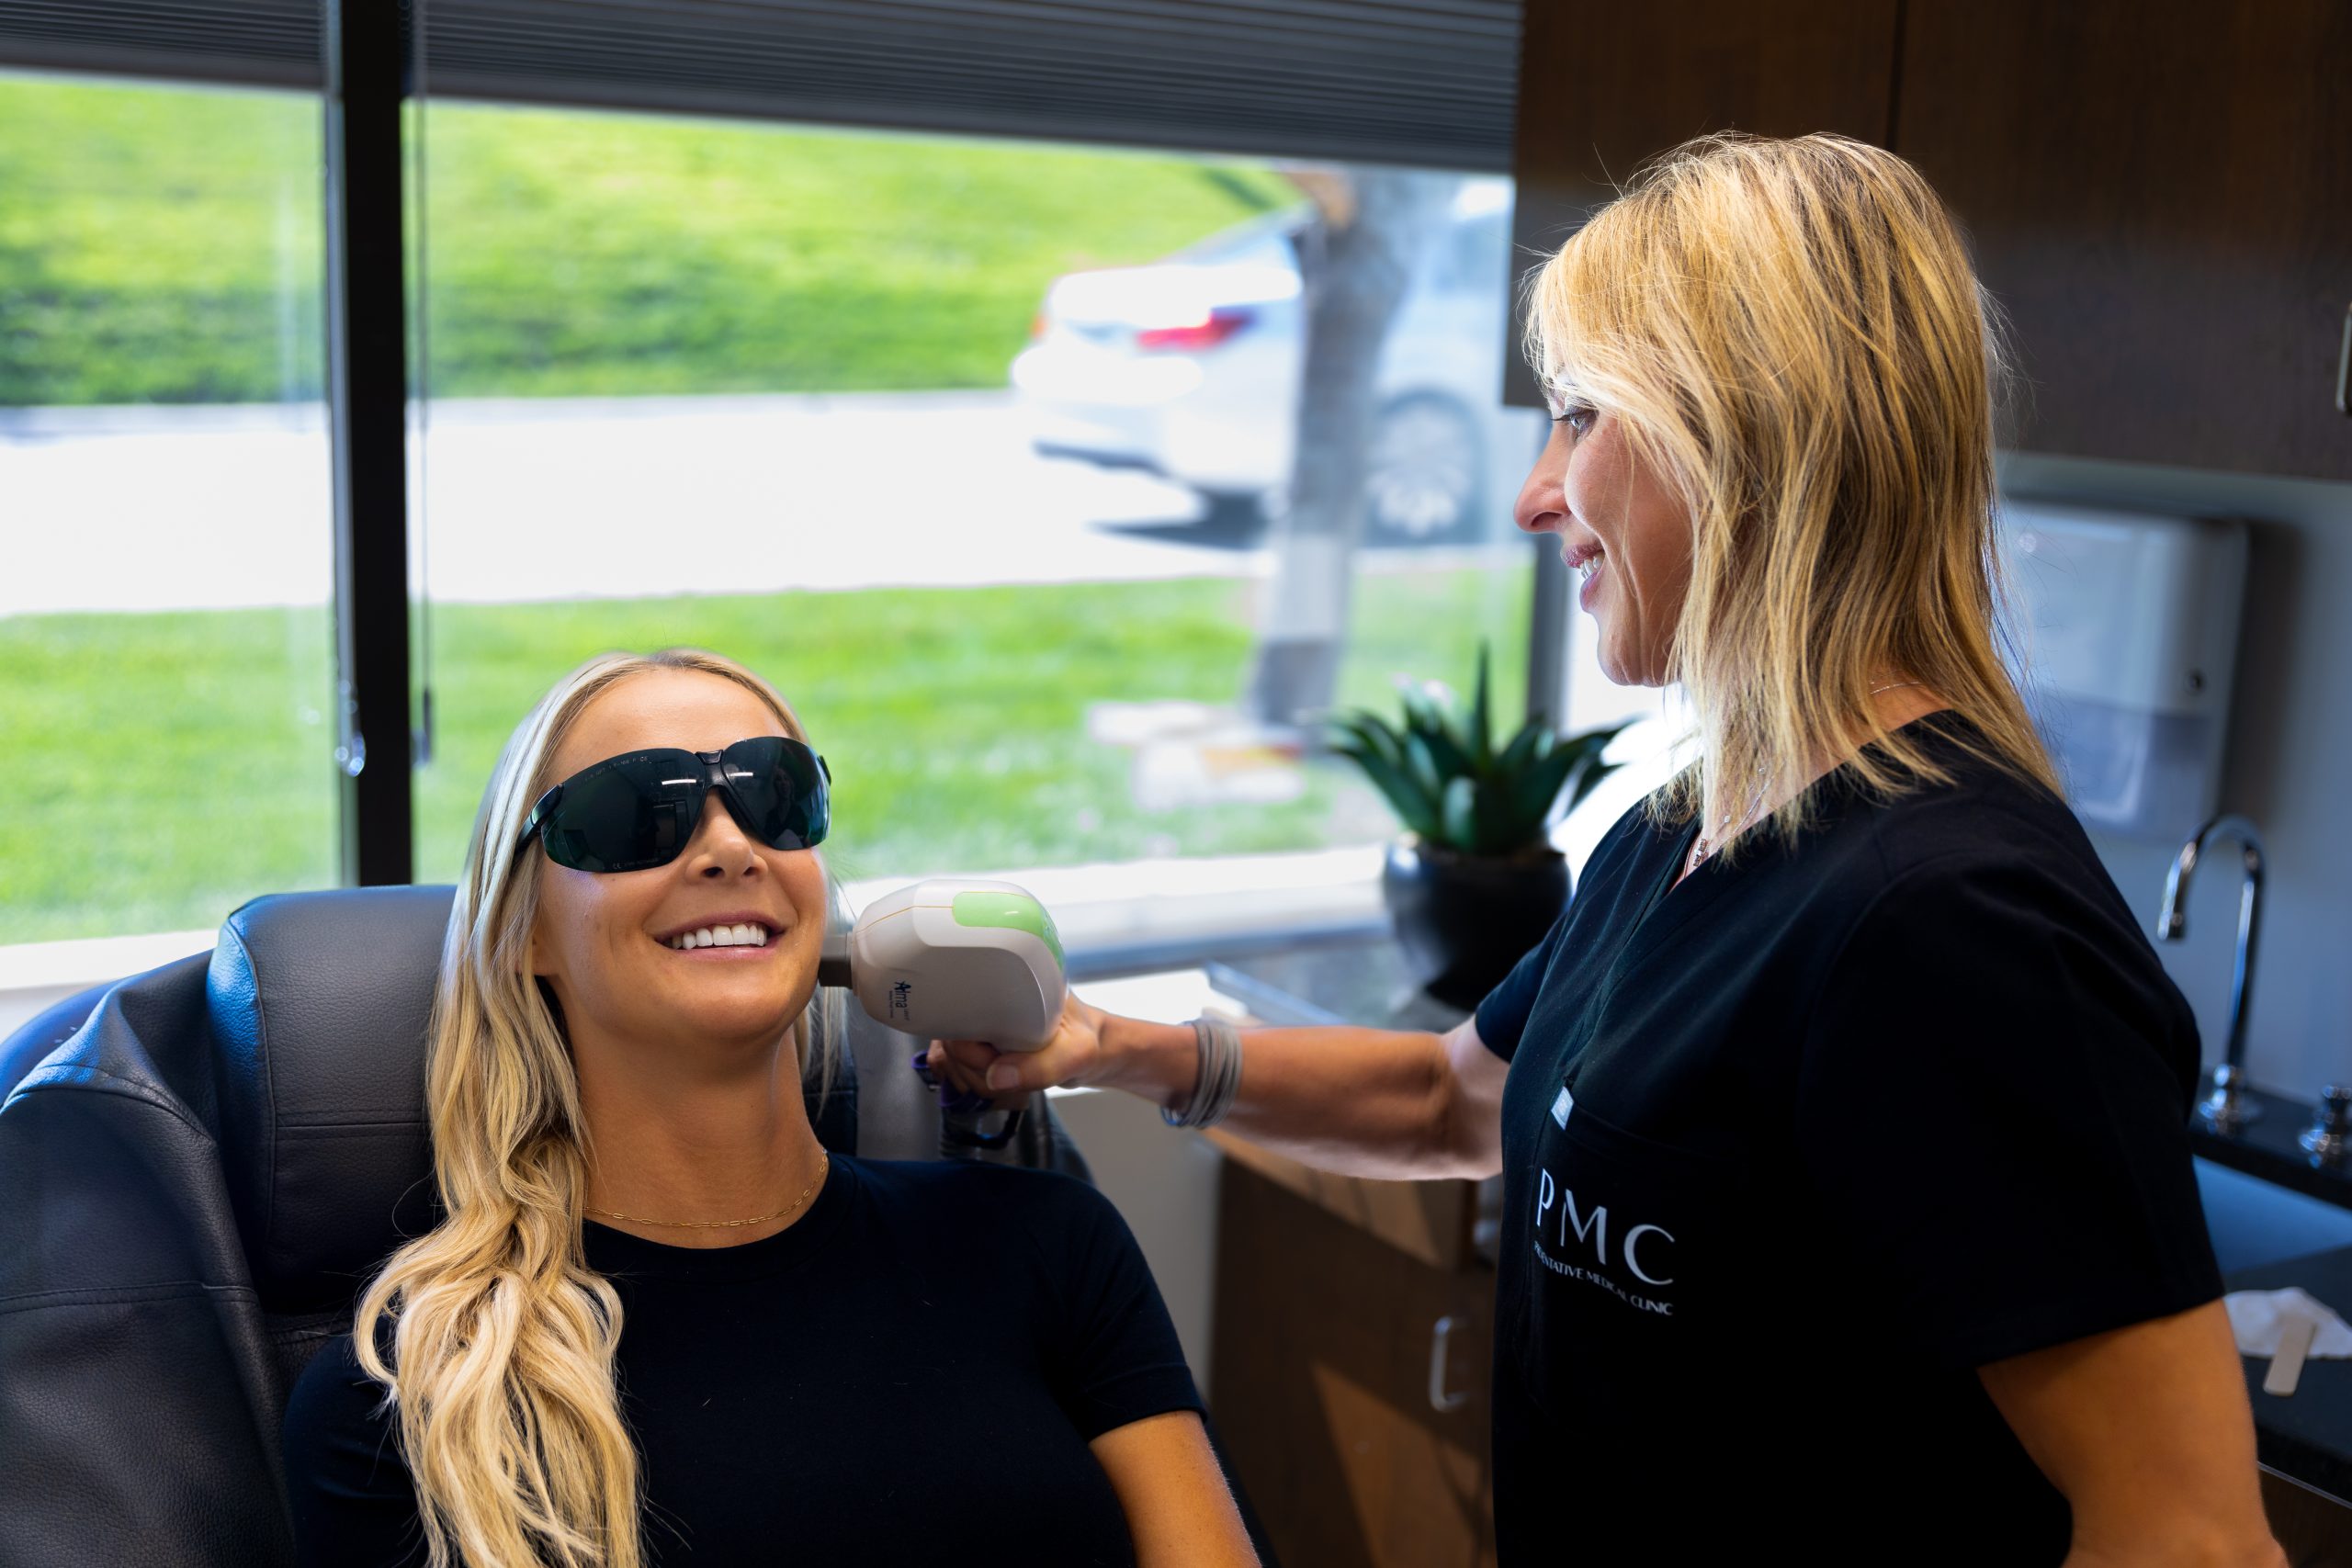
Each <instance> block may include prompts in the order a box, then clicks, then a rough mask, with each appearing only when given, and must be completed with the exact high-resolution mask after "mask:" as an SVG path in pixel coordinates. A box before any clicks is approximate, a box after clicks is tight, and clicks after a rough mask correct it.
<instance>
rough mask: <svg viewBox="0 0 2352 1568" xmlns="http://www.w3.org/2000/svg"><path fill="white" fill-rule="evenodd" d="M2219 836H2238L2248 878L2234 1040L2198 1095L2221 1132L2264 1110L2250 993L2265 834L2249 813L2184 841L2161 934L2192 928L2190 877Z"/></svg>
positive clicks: (2241, 912)
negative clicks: (2258, 1100) (2249, 1019)
mask: <svg viewBox="0 0 2352 1568" xmlns="http://www.w3.org/2000/svg"><path fill="white" fill-rule="evenodd" d="M2214 839H2234V840H2237V844H2238V850H2239V853H2240V854H2241V856H2242V857H2243V861H2244V864H2245V886H2243V888H2241V890H2240V891H2239V894H2238V951H2237V964H2236V967H2235V968H2234V969H2233V971H2232V972H2231V975H2230V1034H2229V1043H2228V1044H2227V1045H2226V1046H2224V1047H2223V1050H2222V1060H2221V1062H2220V1064H2219V1065H2217V1066H2215V1067H2214V1068H2213V1073H2212V1077H2211V1090H2210V1091H2209V1092H2208V1093H2207V1094H2206V1096H2205V1098H2204V1099H2203V1100H2199V1101H2198V1104H2197V1114H2198V1115H2199V1117H2200V1118H2202V1119H2203V1121H2204V1122H2205V1124H2206V1125H2207V1126H2209V1127H2211V1128H2212V1129H2213V1131H2215V1132H2217V1133H2234V1132H2236V1131H2238V1130H2239V1129H2240V1128H2242V1127H2244V1126H2245V1124H2246V1123H2247V1122H2252V1121H2253V1120H2255V1118H2256V1117H2258V1116H2260V1115H2261V1114H2262V1108H2261V1107H2260V1106H2258V1105H2256V1104H2254V1103H2253V1102H2251V1101H2250V1100H2247V1099H2246V1098H2245V1013H2246V998H2247V996H2248V994H2249V993H2250V992H2251V991H2252V990H2253V989H2254V942H2255V937H2256V933H2257V931H2258V930H2259V927H2260V922H2261V918H2262V835H2261V834H2259V833H2257V832H2256V831H2255V830H2254V824H2253V823H2251V822H2249V821H2247V820H2246V819H2245V818H2243V817H2216V818H2213V819H2212V820H2211V821H2210V822H2208V823H2206V824H2205V826H2203V827H2202V828H2199V829H2197V832H2196V834H2195V835H2194V836H2193V837H2191V838H2190V839H2189V840H2188V842H2187V843H2185V844H2183V845H2181V846H2180V853H2179V854H2178V855H2177V856H2175V857H2174V858H2173V863H2172V870H2171V871H2169V872H2167V873H2166V874H2165V907H2164V908H2163V910H2162V911H2161V912H2160V913H2159V914H2158V915H2157V916H2156V938H2157V940H2158V941H2160V942H2178V941H2179V940H2180V939H2181V938H2182V937H2183V936H2184V935H2185V934H2187V932H2188V922H2187V919H2186V915H2187V911H2186V910H2185V909H2184V908H2183V907H2182V906H2183V901H2184V900H2185V899H2186V898H2187V897H2188V879H2189V877H2190V876H2191V875H2193V874H2195V873H2196V870H2197V863H2198V862H2199V860H2200V859H2201V858H2202V857H2203V856H2204V853H2205V846H2206V844H2207V842H2208V841H2210V840H2214Z"/></svg>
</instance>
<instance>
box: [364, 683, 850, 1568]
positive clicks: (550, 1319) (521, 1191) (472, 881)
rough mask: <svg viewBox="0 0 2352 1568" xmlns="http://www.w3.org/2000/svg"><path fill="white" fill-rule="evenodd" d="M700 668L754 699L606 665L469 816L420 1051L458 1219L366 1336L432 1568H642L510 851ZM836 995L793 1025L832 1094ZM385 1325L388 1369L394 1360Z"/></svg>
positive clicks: (604, 1308) (555, 701) (567, 1121)
mask: <svg viewBox="0 0 2352 1568" xmlns="http://www.w3.org/2000/svg"><path fill="white" fill-rule="evenodd" d="M656 670H689V671H701V672H703V673H705V674H709V675H716V676H719V677H721V678H723V679H726V680H729V681H732V682H735V683H736V684H738V685H740V686H742V687H743V688H745V689H746V690H747V691H750V692H751V693H752V694H753V695H755V696H757V697H758V698H759V699H760V700H761V701H762V702H763V704H765V705H767V706H768V707H769V708H770V709H771V710H773V711H774V712H775V716H776V718H777V720H778V721H779V722H780V723H781V724H782V725H783V727H784V729H785V732H786V734H788V735H790V736H792V737H793V738H794V739H799V740H804V741H805V740H806V739H808V736H807V734H806V732H805V731H804V730H803V729H802V728H801V726H800V722H799V720H798V719H797V718H796V717H795V716H794V715H793V712H792V710H791V708H790V707H789V706H787V705H786V703H785V701H784V699H783V698H782V697H781V696H779V695H777V694H776V692H775V689H774V688H773V687H771V686H770V685H769V684H768V683H767V682H764V681H763V680H761V679H760V678H759V677H758V676H757V675H754V674H753V673H752V672H751V671H749V670H746V669H744V668H743V667H742V666H741V665H740V664H737V663H735V662H733V661H732V660H726V659H721V658H719V657H718V656H717V655H715V654H709V653H703V652H698V651H695V650H693V649H669V650H666V651H663V652H661V653H656V654H652V655H650V656H648V657H635V656H631V655H628V654H617V653H616V654H606V655H604V656H602V657H600V658H596V659H592V660H589V661H588V662H587V663H585V664H582V666H581V667H580V668H579V669H577V670H574V671H572V672H571V674H569V675H567V676H565V677H564V678H563V679H562V680H561V681H560V682H557V683H556V686H555V689H554V690H553V691H550V692H549V693H548V694H547V695H546V696H545V697H544V698H542V699H540V701H539V704H538V705H537V706H536V707H534V708H533V709H532V710H531V712H530V715H529V716H527V717H526V718H525V719H524V720H523V722H522V723H521V724H520V725H518V726H517V727H516V728H515V733H514V734H513V735H512V736H511V737H509V738H508V739H507V742H506V749H505V750H504V751H503V753H502V754H501V755H500V757H499V760H498V766H497V769H496V770H495V771H494V772H493V773H492V775H491V780H490V785H489V787H488V789H486V790H485V791H484V792H483V795H482V801H481V811H480V813H479V814H478V815H477V816H476V818H475V819H474V829H473V840H472V843H471V845H470V847H469V849H468V851H467V854H466V869H465V874H464V877H463V879H462V880H461V881H460V882H459V883H458V894H457V901H456V904H455V906H454V907H453V908H451V910H450V912H449V929H448V933H447V937H446V938H445V939H444V941H443V943H442V948H441V971H440V980H439V984H438V987H437V988H436V990H435V995H434V1002H433V1020H432V1026H431V1029H432V1032H431V1039H430V1042H429V1043H428V1046H427V1050H426V1055H425V1103H426V1107H427V1114H428V1116H429V1118H430V1125H431V1130H432V1136H433V1168H434V1178H435V1181H436V1183H437V1184H438V1188H439V1194H440V1199H441V1203H442V1207H443V1209H444V1211H445V1212H446V1217H445V1218H444V1219H443V1220H442V1222H441V1223H440V1224H438V1225H437V1226H435V1228H434V1229H433V1230H432V1231H430V1232H428V1233H427V1234H426V1235H423V1236H420V1237H418V1238H417V1239H416V1240H414V1241H413V1242H410V1243H409V1244H408V1245H407V1246H405V1247H401V1249H400V1250H399V1251H398V1252H396V1253H394V1254H393V1255H392V1257H391V1258H390V1261H389V1262H387V1263H386V1264H385V1266H384V1269H383V1271H382V1272H381V1273H380V1274H379V1275H377V1277H376V1279H375V1280H374V1281H373V1282H372V1283H370V1284H369V1285H368V1290H367V1292H366V1293H365V1294H364V1295H363V1296H362V1297H361V1299H360V1303H359V1310H358V1315H357V1319H356V1322H355V1323H354V1324H353V1325H352V1339H353V1343H354V1346H355V1348H356V1351H357V1354H358V1359H359V1364H360V1365H361V1367H363V1368H364V1369H365V1370H366V1371H367V1372H368V1375H369V1376H371V1377H373V1378H375V1379H376V1380H377V1381H378V1382H381V1383H383V1384H384V1385H385V1387H386V1389H387V1391H388V1393H387V1398H388V1400H389V1401H390V1404H392V1405H393V1406H394V1407H395V1408H396V1410H397V1411H398V1414H399V1418H400V1436H401V1449H402V1452H403V1455H404V1457H405V1458H406V1460H407V1461H408V1468H409V1472H410V1475H411V1477H412V1478H413V1482H414V1483H415V1487H416V1496H417V1513H418V1516H419V1517H420V1519H421V1520H422V1522H423V1525H424V1538H425V1543H426V1546H427V1549H428V1551H430V1554H431V1560H432V1562H433V1565H434V1568H449V1565H451V1564H454V1563H458V1562H463V1563H465V1564H467V1565H468V1568H540V1565H541V1564H546V1563H553V1564H560V1565H562V1568H591V1565H594V1568H639V1564H640V1563H642V1562H643V1561H644V1554H643V1551H642V1549H641V1547H640V1544H639V1529H638V1525H639V1519H638V1511H639V1498H638V1472H637V1453H636V1450H635V1448H634V1447H633V1446H632V1444H631V1442H630V1438H629V1434H628V1428H627V1427H625V1426H624V1425H623V1424H622V1420H621V1412H620V1404H619V1400H618V1398H617V1396H616V1393H615V1389H614V1380H613V1354H614V1349H615V1348H616V1346H617V1345H618V1343H619V1341H620V1331H621V1310H620V1300H619V1298H618V1297H617V1296H616V1294H615V1293H614V1291H613V1288H612V1286H611V1285H610V1284H608V1283H607V1282H606V1281H605V1279H604V1277H603V1276H602V1275H600V1274H597V1273H595V1272H594V1271H593V1270H592V1269H589V1268H588V1266H587V1264H586V1262H585V1260H584V1258H583V1254H582V1237H581V1212H582V1202H583V1201H584V1195H585V1193H586V1190H587V1157H586V1149H585V1146H584V1143H585V1128H584V1125H583V1123H582V1120H581V1112H580V1093H579V1082H578V1079H577V1078H576V1077H575V1076H574V1074H573V1070H572V1063H571V1051H570V1049H569V1047H568V1046H567V1044H566V1043H565V1039H564V1033H563V1028H562V1021H561V1020H560V1017H559V1016H558V1014H557V1012H556V1010H554V1008H553V1007H552V1006H551V1004H550V1002H549V1000H548V997H547V996H546V995H545V993H544V992H543V991H542V989H541V987H540V986H539V984H538V982H537V979H536V977H535V976H532V975H531V974H530V973H529V970H528V967H527V963H526V953H527V951H528V945H529V942H530V936H531V929H532V925H533V922H534V921H535V920H536V919H537V915H538V908H539V887H540V880H541V878H542V876H543V875H544V874H545V870H546V863H547V857H546V856H544V855H541V854H536V853H535V854H526V855H522V856H520V857H518V856H517V855H516V854H515V840H517V839H518V838H519V837H520V836H521V834H522V831H523V826H524V822H525V820H526V816H527V814H528V812H529V811H530V808H531V804H532V802H533V801H534V800H536V799H537V797H538V795H540V794H541V793H542V792H543V791H544V790H545V789H546V788H547V787H548V784H550V783H552V782H553V781H551V780H548V779H547V778H545V777H544V776H543V775H544V773H545V771H546V769H547V767H548V761H549V760H550V759H551V758H552V757H553V755H554V754H555V752H556V750H557V749H558V747H559V746H560V744H561V743H562V740H563V738H564V737H565V735H566V734H568V733H569V732H570V730H571V727H572V725H573V724H574V723H576V722H577V721H578V719H579V717H580V716H581V714H582V712H583V711H585V709H586V708H587V706H588V705H589V704H590V703H591V702H592V701H594V699H595V697H596V696H597V695H598V694H600V693H602V692H604V691H605V690H607V689H608V688H610V687H611V686H612V685H614V684H615V683H616V682H621V681H625V680H628V678H629V677H631V676H633V675H638V674H641V673H643V672H645V671H656ZM828 997H829V993H827V992H826V991H824V990H822V989H821V988H820V990H819V991H818V992H817V993H816V995H815V997H814V998H812V1000H811V1002H810V1005H809V1010H807V1011H806V1012H805V1013H803V1014H802V1015H801V1017H800V1018H798V1019H797V1020H796V1021H794V1023H793V1025H792V1045H793V1051H794V1055H795V1056H796V1057H797V1060H798V1062H799V1064H800V1068H801V1071H802V1073H803V1075H804V1076H815V1077H819V1078H820V1080H822V1081H825V1082H830V1080H831V1065H832V1062H833V1060H834V1058H835V1056H836V1055H837V1054H838V1051H839V1048H840V1032H841V1026H842V1021H841V1010H840V1007H839V1005H838V1001H837V1000H833V1001H829V1000H828V999H827V998H828ZM386 1319H389V1320H390V1325H391V1327H390V1340H391V1356H390V1363H389V1364H387V1361H386V1359H385V1358H384V1357H383V1356H381V1355H380V1354H379V1346H378V1343H377V1335H378V1332H379V1327H380V1325H381V1324H382V1323H383V1322H384V1321H385V1320H386Z"/></svg>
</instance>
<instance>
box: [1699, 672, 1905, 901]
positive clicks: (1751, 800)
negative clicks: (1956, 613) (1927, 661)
mask: <svg viewBox="0 0 2352 1568" xmlns="http://www.w3.org/2000/svg"><path fill="white" fill-rule="evenodd" d="M1922 684H1925V682H1919V681H1894V682H1888V683H1887V684H1886V685H1883V686H1872V687H1871V696H1874V697H1875V696H1877V695H1878V694H1880V693H1882V692H1899V691H1901V690H1903V688H1904V687H1905V686H1917V685H1922ZM1763 804H1764V784H1763V782H1762V781H1761V780H1758V782H1757V785H1756V793H1755V794H1754V795H1750V796H1748V798H1747V813H1746V816H1745V817H1743V818H1741V820H1743V821H1744V820H1746V818H1747V817H1753V816H1755V815H1756V814H1757V810H1758V807H1761V806H1762V805H1763ZM1732 820H1733V818H1732V814H1731V813H1730V812H1728V811H1726V812H1724V819H1723V820H1722V821H1721V822H1719V823H1717V824H1716V826H1715V831H1716V832H1718V833H1721V834H1723V838H1722V839H1718V840H1713V842H1710V841H1709V840H1708V838H1707V825H1706V823H1704V822H1703V821H1702V822H1701V823H1700V824H1699V841H1698V842H1697V843H1695V844H1692V845H1691V863H1689V864H1688V865H1686V866H1684V867H1683V868H1682V874H1683V875H1685V876H1688V875H1690V874H1691V873H1692V872H1694V871H1696V870H1698V869H1699V867H1700V866H1702V865H1703V864H1704V863H1706V859H1707V857H1708V856H1709V855H1711V854H1713V853H1714V852H1716V851H1717V850H1719V849H1721V848H1723V846H1724V840H1728V839H1729V838H1730V837H1731V833H1730V828H1731V825H1732Z"/></svg>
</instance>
